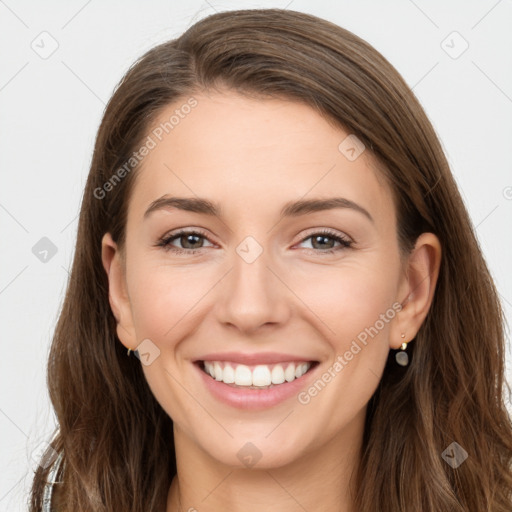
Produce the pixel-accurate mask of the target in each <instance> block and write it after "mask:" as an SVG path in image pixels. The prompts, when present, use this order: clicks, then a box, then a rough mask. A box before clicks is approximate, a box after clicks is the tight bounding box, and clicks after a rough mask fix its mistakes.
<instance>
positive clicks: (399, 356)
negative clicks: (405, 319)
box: [395, 333, 409, 366]
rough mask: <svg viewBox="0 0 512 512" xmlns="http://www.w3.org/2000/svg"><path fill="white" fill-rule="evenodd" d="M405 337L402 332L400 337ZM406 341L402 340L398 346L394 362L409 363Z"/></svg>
mask: <svg viewBox="0 0 512 512" xmlns="http://www.w3.org/2000/svg"><path fill="white" fill-rule="evenodd" d="M404 338H405V334H403V333H402V339H404ZM406 350H407V342H406V341H404V342H403V343H402V346H401V347H400V352H397V353H396V355H395V359H396V362H397V363H398V364H399V365H400V366H407V365H408V364H409V356H408V355H407V352H406Z"/></svg>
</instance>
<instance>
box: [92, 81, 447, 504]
mask: <svg viewBox="0 0 512 512" xmlns="http://www.w3.org/2000/svg"><path fill="white" fill-rule="evenodd" d="M195 98H196V99H197V101H198V105H197V107H196V108H194V109H193V110H192V111H191V113H190V114H189V115H188V116H186V117H185V118H184V119H182V120H180V123H179V124H178V125H177V126H175V127H174V129H173V130H172V131H171V132H170V133H169V134H168V135H166V136H165V137H164V138H163V140H162V141H161V142H159V143H158V144H157V146H156V147H155V148H154V149H152V150H151V152H150V153H149V155H148V156H146V157H145V159H144V161H143V163H142V167H141V168H140V169H139V170H138V171H137V172H138V173H139V175H138V176H137V180H136V183H135V187H134V189H133V192H132V196H131V198H130V203H129V208H128V218H127V226H126V246H125V247H124V248H119V247H117V245H116V244H115V243H114V242H113V241H112V238H111V236H110V234H108V233H107V234H105V236H104V238H103V242H102V257H103V264H104V268H105V271H106V272H107V274H108V277H109V284H110V303H111V307H112V311H113V313H114V315H115V317H116V319H117V322H118V337H119V339H120V341H121V342H122V343H123V344H124V345H125V346H126V347H128V348H132V349H134V348H135V347H137V346H138V345H139V344H140V343H141V341H142V340H144V339H149V340H151V343H153V344H154V346H156V347H158V350H159V351H160V354H159V356H158V357H156V359H154V361H153V362H152V363H151V364H150V365H147V366H146V365H143V370H144V374H145V376H146V378H147V381H148V383H149V385H150V387H151V390H152V392H153V393H154V395H155V397H156V399H157V400H158V401H159V403H160V404H161V405H162V407H163V408H164V410H165V411H166V412H167V413H168V414H169V415H170V416H171V417H172V419H173V422H174V437H175V444H176V450H177V463H178V476H177V478H175V479H174V481H173V483H172V485H171V488H170V489H169V495H168V505H167V511H168V512H171V511H173V512H174V511H176V510H180V507H181V510H184V511H186V510H194V509H195V510H197V511H199V512H210V511H212V512H213V511H225V510H230V511H235V512H236V511H242V510H243V511H245V512H248V511H249V512H251V511H260V510H270V511H280V512H288V511H299V510H300V511H303V510H304V509H305V510H324V511H336V512H340V511H342V512H349V511H354V505H353V501H352V498H351V495H350V493H351V492H353V491H354V489H353V484H352V483H351V480H350V477H351V475H353V474H354V473H355V471H356V470H357V467H358V462H359V459H360V451H361V443H362V434H363V425H364V418H365V414H366V407H367V403H368V400H369V399H370V398H371V396H372V394H373V393H374V391H375V389H376V387H377V385H378V383H379V380H380V378H381V375H382V372H383V369H384V365H385V362H386V358H387V355H388V352H389V349H390V348H394V349H396V348H399V347H400V345H401V343H402V342H403V341H410V340H411V339H412V338H414V336H415V335H416V333H417V331H418V329H419V328H420V326H421V324H422V322H423V320H424V318H425V316H426V314H427V312H428V309H429V307H430V304H431V301H432V297H433V293H434V288H435V283H436V279H437V275H438V270H439V264H440V258H441V249H440V244H439V241H438V240H437V238H436V237H435V236H434V235H433V234H430V233H424V234H423V235H421V236H420V237H419V239H418V240H417V243H416V246H415V248H414V250H413V251H412V252H411V253H410V254H409V255H406V256H405V257H402V258H401V254H400V250H399V246H398V241H397V236H396V229H397V226H396V214H395V208H394V204H393V200H392V196H391V191H390V189H389V187H388V186H387V184H386V183H385V182H384V179H383V178H382V176H379V174H378V172H379V171H378V170H376V166H375V162H374V161H373V157H372V156H371V155H370V154H369V151H365V152H363V153H362V154H361V155H360V156H359V157H358V158H357V159H356V160H355V161H349V160H348V159H347V158H346V157H345V155H344V154H342V153H341V152H340V151H339V150H338V146H339V144H340V143H341V142H342V141H343V140H344V139H345V137H346V136H347V135H348V133H346V132H344V131H343V130H341V129H339V128H335V127H334V126H333V125H332V124H330V123H328V122H327V121H326V120H325V119H324V118H323V117H321V116H320V115H319V114H318V113H317V112H316V111H314V110H313V109H311V108H310V107H308V106H306V105H303V104H300V103H296V102H292V101H286V100H277V99H272V100H256V99H250V98H247V97H244V96H240V95H238V94H236V93H234V92H232V91H228V90H225V91H217V92H215V93H209V94H207V93H204V94H201V95H195ZM183 103H184V101H179V102H176V103H175V104H172V105H169V106H168V107H167V108H166V109H165V110H164V111H163V112H162V113H161V116H160V118H159V119H157V121H156V123H155V126H157V125H158V124H159V123H160V122H162V121H165V120H168V119H169V117H170V115H172V113H173V112H174V110H175V109H176V108H179V107H180V105H182V104H183ZM164 194H172V195H174V196H180V197H196V196H198V197H201V198H206V199H209V200H211V201H213V202H216V203H218V204H219V205H220V206H221V208H222V214H223V216H222V217H218V216H209V215H205V214H200V213H195V212H189V211H182V210H178V209H175V208H174V209H162V210H156V211H153V212H152V213H151V214H150V215H148V216H147V218H144V212H145V211H146V210H147V208H148V207H149V205H150V204H151V203H152V202H153V201H155V200H156V199H158V198H160V197H161V196H163V195H164ZM334 196H339V197H344V198H347V199H349V200H351V201H353V202H355V203H357V204H358V205H360V206H361V207H363V208H364V209H366V210H367V211H368V212H369V214H370V215H371V217H372V218H373V221H371V220H369V219H368V218H367V217H366V216H365V215H364V214H362V213H360V212H359V211H356V210H355V209H352V208H336V209H330V210H325V211H319V212H312V213H307V214H305V215H301V216H298V217H289V218H281V217H280V214H279V212H280V210H281V208H282V207H283V205H284V204H285V203H286V202H288V201H295V200H298V199H311V198H313V197H315V198H328V197H334ZM178 228H191V230H194V228H196V229H197V228H201V230H202V231H204V232H205V234H206V237H207V238H199V239H198V240H194V239H193V240H192V245H186V243H187V238H185V239H183V238H182V239H181V241H180V238H178V239H175V240H174V241H173V242H172V245H173V246H174V247H175V248H182V249H184V250H185V251H187V250H188V251H190V250H191V249H190V247H192V248H193V247H199V250H198V252H197V253H195V254H190V252H189V253H184V254H176V253H173V252H171V251H168V250H165V249H164V248H162V247H159V246H157V243H158V241H159V240H160V239H161V238H162V237H164V235H167V234H170V233H172V232H174V231H176V230H177V229H178ZM322 228H329V229H330V230H332V231H334V232H335V233H336V234H337V235H339V236H342V237H344V238H347V239H350V240H351V241H352V245H351V247H348V248H345V247H342V246H340V244H339V243H337V242H336V241H334V240H333V239H332V238H328V239H327V240H326V241H325V243H326V244H327V245H321V244H319V243H315V237H313V238H311V237H312V235H314V234H315V233H318V232H319V231H321V229H322ZM247 236H251V237H253V238H254V239H255V240H256V241H257V243H258V244H259V246H260V247H261V248H262V249H263V252H262V254H261V255H260V256H259V257H258V258H256V259H255V261H253V262H252V263H247V261H245V260H244V259H243V258H242V257H240V256H239V254H238V253H237V252H236V248H237V247H238V246H239V244H240V243H241V242H242V241H243V240H244V239H245V238H246V237H247ZM194 244H195V245H194ZM201 244H202V248H201ZM328 248H335V249H338V250H337V251H336V252H334V253H330V254H328V253H326V252H325V250H326V249H328ZM394 303H398V304H403V309H402V310H401V311H400V313H399V314H397V315H396V316H394V318H393V319H392V320H390V321H388V322H387V323H385V325H384V327H383V328H382V329H381V330H380V331H379V332H378V334H377V335H376V336H374V337H373V338H370V341H369V342H368V344H367V345H366V346H364V348H363V349H362V350H361V351H360V352H359V353H357V355H354V357H353V359H352V360H351V361H349V362H348V364H347V365H346V366H345V367H344V368H343V370H342V371H340V372H339V373H337V374H336V377H335V378H333V379H332V380H331V382H329V383H328V385H326V386H325V388H323V389H322V390H321V392H320V393H318V395H317V396H315V397H314V398H312V399H311V401H310V402H309V403H308V404H305V405H303V404H301V403H299V401H298V400H297V397H296V396H293V397H292V398H290V399H288V400H286V401H285V402H283V403H280V404H278V405H276V406H273V407H270V408H268V409H263V410H257V411H251V410H240V409H237V408H234V407H231V406H229V405H226V404H223V403H221V402H219V401H218V400H217V399H215V398H213V397H212V396H211V395H210V393H209V391H208V390H207V389H206V387H205V385H204V384H203V382H202V380H201V379H200V378H198V372H197V369H196V368H195V367H194V365H193V361H195V360H196V359H197V358H198V357H199V356H201V355H205V354H208V353H212V352H227V351H237V352H243V353H254V352H258V351H264V352H281V353H290V354H299V355H303V356H304V359H306V360H315V361H318V362H319V367H318V368H317V369H316V370H315V371H316V372H317V373H316V375H317V377H320V376H321V375H322V373H323V372H325V371H326V370H327V369H328V368H329V367H332V365H333V363H334V362H335V360H336V358H337V356H339V355H340V354H344V353H345V352H346V351H347V350H349V349H350V346H351V343H352V341H353V340H354V339H355V338H356V337H357V335H358V334H359V333H361V332H362V331H364V329H365V328H367V327H370V326H373V325H374V324H375V323H376V321H377V320H378V319H379V315H381V314H384V313H385V312H386V311H387V310H389V308H391V307H392V305H393V304H394ZM402 334H404V335H405V337H402ZM247 442H251V443H252V444H253V445H255V446H256V447H257V449H258V450H259V452H260V454H261V458H260V460H259V461H258V462H257V464H256V465H255V466H253V467H246V466H244V465H243V464H242V463H241V461H240V460H239V458H238V457H237V453H238V452H239V451H240V450H241V448H242V447H244V445H246V443H247Z"/></svg>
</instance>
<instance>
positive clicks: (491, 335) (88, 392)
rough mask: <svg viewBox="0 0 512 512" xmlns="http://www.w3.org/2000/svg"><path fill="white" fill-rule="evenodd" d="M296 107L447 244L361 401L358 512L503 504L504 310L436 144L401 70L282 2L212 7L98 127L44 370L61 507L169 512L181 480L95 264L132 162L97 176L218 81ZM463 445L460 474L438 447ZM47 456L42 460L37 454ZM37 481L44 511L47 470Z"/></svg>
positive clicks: (118, 215) (408, 215) (118, 236)
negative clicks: (414, 319)
mask: <svg viewBox="0 0 512 512" xmlns="http://www.w3.org/2000/svg"><path fill="white" fill-rule="evenodd" d="M226 87H227V88H228V90H232V91H234V92H237V93H240V94H245V95H250V96H252V97H255V98H261V99H265V98H281V99H283V98H284V99H288V100H292V101H297V102H301V103H303V104H306V105H309V106H310V107H312V108H313V109H315V110H316V111H317V112H319V113H320V114H321V115H322V116H324V118H325V119H326V120H328V121H329V122H330V123H333V124H334V125H335V126H338V127H340V128H342V129H343V130H345V131H346V132H348V133H352V134H355V135H356V136H357V137H358V138H359V139H360V140H361V141H362V142H363V143H364V145H365V146H366V148H367V149H366V150H367V151H369V152H371V155H372V156H373V158H374V162H376V163H377V164H378V167H379V171H378V172H379V175H382V176H383V177H384V179H385V180H387V182H388V183H389V185H390V188H391V191H392V195H393V200H394V205H395V208H396V215H397V230H398V231H397V236H398V240H399V244H400V249H401V251H403V253H404V254H407V253H408V252H409V251H410V250H411V249H412V247H413V246H414V242H415V240H416V239H417V237H418V236H419V235H420V234H421V233H423V232H427V231H428V232H432V233H434V234H435V235H437V237H438V238H439V240H440V242H441V246H442V253H443V257H442V262H441V267H440V274H439V278H438V282H437V288H436V292H435V295H434V299H433V302H432V305H431V308H430V310H429V313H428V315H427V317H426V319H425V321H424V322H423V324H422V326H421V328H420V330H419V332H418V334H417V336H416V337H415V339H414V340H413V342H412V343H410V344H409V348H408V351H409V353H410V356H411V361H410V364H409V366H407V367H405V368H404V367H401V366H399V365H397V364H396V362H395V361H394V357H393V355H394V353H395V351H393V350H390V355H389V358H388V361H387V364H386V367H385V370H384V374H383V376H382V379H381V382H380V383H379V385H378V388H377V390H376V392H375V393H374V395H373V396H372V398H371V400H370V402H369V403H368V409H367V416H366V422H365V429H364V435H363V449H362V453H361V464H360V469H359V472H358V475H357V495H356V496H355V499H356V504H357V510H358V511H359V512H405V511H407V512H409V511H415V512H448V511H449V512H477V511H478V512H484V511H486V512H510V510H512V504H511V503H512V498H511V495H512V469H511V463H512V424H511V420H510V416H509V414H508V412H507V409H506V405H505V390H506V389H507V390H508V391H509V393H510V389H509V387H508V384H507V382H506V380H505V373H504V366H505V360H504V355H505V339H504V324H505V320H504V317H503V312H502V308H501V305H500V302H499V298H498V294H497V291H496V288H495V285H494V283H493V281H492V278H491V276H490V273H489V270H488V268H487V266H486V263H485V261H484V259H483V256H482V252H481V250H480V247H479V244H478V241H477V239H476V236H475V233H474V229H473V227H472V224H471V221H470V218H469V216H468V213H467V210H466V208H465V206H464V204H463V201H462V199H461V196H460V193H459V191H458V189H457V186H456V183H455V181H454V178H453V176H452V174H451V171H450V168H449V164H448V162H447V160H446V157H445V155H444V153H443V150H442V147H441V145H440V142H439V140H438V137H437V135H436V133H435V131H434V129H433V127H432V125H431V123H430V121H429V120H428V118H427V116H426V114H425V112H424V110H423V109H422V107H421V106H420V104H419V102H418V100H417V98H416V97H415V95H414V94H413V92H412V91H411V89H410V88H409V87H408V86H407V84H406V82H405V81H404V79H403V78H402V77H401V76H400V74H399V73H398V71H397V70H395V68H394V67H393V66H392V65H391V64H390V63H389V62H388V61H387V60H386V59H385V58H384V57H383V56H382V55H381V54H380V53H379V52H377V51H376V50H375V49H374V48H373V47H372V46H370V45H369V44H368V43H367V42H365V41H364V40H362V39H360V38H359V37H357V36H356V35H354V34H353V33H351V32H349V31H347V30H345V29H343V28H341V27H339V26H337V25H335V24H333V23H331V22H328V21H325V20H322V19H319V18H317V17H314V16H311V15H308V14H304V13H300V12H294V11H289V10H282V9H254V10H239V11H231V12H221V13H216V14H214V15H212V16H209V17H207V18H204V19H202V20H200V21H198V22H197V23H195V24H194V25H193V26H191V27H190V28H189V29H188V30H187V31H186V32H185V33H183V35H181V36H180V37H179V38H177V39H174V40H171V41H168V42H165V43H163V44H160V45H158V46H156V47H155V48H153V49H151V50H150V51H148V52H147V53H145V54H144V55H143V56H142V57H141V58H140V59H139V60H138V61H137V62H135V63H134V64H133V66H132V67H131V68H130V69H129V70H128V71H127V73H126V75H125V76H124V77H123V79H122V80H121V82H120V83H119V85H118V86H117V88H116V90H115V92H114V94H113V96H112V98H111V99H110V101H109V103H108V105H107V107H106V109H105V112H104V115H103V119H102V122H101V125H100V127H99V131H98V134H97V138H96V142H95V148H94V153H93V157H92V162H91V167H90V172H89V176H88V180H87V184H86V187H85V191H84V195H83V199H82V204H81V211H80V219H79V224H78V234H77V241H76V248H75V253H74V260H73V265H72V269H71V274H70V278H69V281H68V284H67V291H66V295H65V299H64V302H63V305H62V309H61V312H60V317H59V320H58V323H57V326H56V330H55V334H54V337H53V340H52V344H51V348H50V354H49V360H48V374H47V380H48V387H49V393H50V398H51V402H52V404H53V407H54V409H55V413H56V418H57V428H56V431H55V434H54V437H52V439H53V440H52V441H51V446H52V448H53V449H54V450H56V451H57V452H58V453H61V452H62V453H63V457H64V459H63V460H64V465H63V468H62V471H61V474H60V477H59V480H60V481H61V483H59V484H56V486H55V493H54V497H55V500H54V501H55V504H56V510H59V512H86V511H87V512H120V511H122V512H162V510H165V503H166V498H167V493H168V490H169V486H170V484H171V480H172V478H173V477H174V475H175V474H176V461H175V450H174V441H173V429H172V420H171V418H170V417H169V416H168V414H167V413H166V412H165V411H164V410H163V409H162V407H161V406H160V405H159V403H158V402H157V401H156V399H155V398H154V396H153V394H152V393H151V391H150V388H149V386H148V384H147V382H146V380H145V377H144V374H143V372H142V369H141V364H140V361H138V360H137V358H135V357H127V356H126V349H125V348H124V347H123V345H122V344H121V343H120V341H119V339H118V338H117V334H116V320H115V318H114V316H113V314H112V311H111V309H110V306H109V299H108V281H107V275H106V273H105V271H104V268H103V265H102V260H101V240H102V237H103V235H104V234H105V233H106V232H110V233H111V234H112V237H113V239H114V241H115V242H116V243H117V244H118V246H119V247H121V248H122V247H123V243H124V240H125V227H126V218H127V205H128V202H129V200H130V193H131V190H132V188H133V183H134V177H135V176H136V175H137V171H138V168H139V167H140V165H139V166H135V168H134V169H133V170H132V171H131V172H127V173H126V176H124V177H123V179H122V180H119V182H116V184H115V186H111V187H109V190H108V192H106V193H102V194H101V197H99V195H100V194H98V190H105V188H104V184H105V183H106V182H108V181H109V179H110V178H111V177H112V176H113V175H114V174H115V173H116V171H117V170H118V169H119V168H120V167H121V166H123V165H124V164H125V163H126V162H127V161H128V160H129V159H130V157H131V156H132V154H133V152H134V151H135V150H137V149H138V148H139V147H140V145H141V143H142V141H143V140H145V138H147V135H148V130H149V129H150V128H151V126H152V123H153V122H154V121H155V119H156V117H157V116H158V115H159V114H160V113H161V112H162V110H163V109H164V108H165V107H166V106H168V105H169V104H170V103H174V102H176V101H178V100H184V101H186V100H187V98H190V97H192V96H193V95H194V94H199V93H201V92H205V91H215V90H219V89H220V88H222V89H225V88H226ZM453 442H457V443H458V444H459V445H460V446H462V447H463V448H464V450H466V452H467V453H468V458H467V459H466V460H465V462H464V463H463V464H461V465H460V466H459V467H457V468H453V467H452V466H451V465H449V464H447V463H446V462H445V460H443V457H442V453H443V451H444V450H445V449H446V448H447V447H448V446H449V445H450V444H451V443H453ZM45 456H46V457H48V456H49V452H48V453H47V454H46V455H45ZM44 466H45V465H41V466H40V467H39V468H38V470H37V471H36V473H35V476H34V481H33V487H32V491H31V496H30V511H31V512H39V511H40V510H41V507H42V501H43V491H44V486H45V482H46V479H47V476H48V471H49V469H50V466H48V467H44Z"/></svg>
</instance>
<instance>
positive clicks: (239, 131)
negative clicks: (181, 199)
mask: <svg viewBox="0 0 512 512" xmlns="http://www.w3.org/2000/svg"><path fill="white" fill-rule="evenodd" d="M193 99H194V101H191V100H190V98H187V97H184V98H182V99H180V100H178V101H176V102H175V103H173V104H171V105H168V106H167V107H166V108H164V109H163V110H162V111H161V112H160V115H159V116H158V117H157V119H156V120H155V121H154V122H153V124H152V125H151V128H150V130H149V131H148V134H147V136H148V139H147V140H148V141H149V140H151V144H150V146H151V149H150V151H148V154H147V155H146V156H145V157H144V159H143V160H142V163H141V165H140V167H139V169H138V171H137V173H138V176H137V180H136V184H135V187H134V191H133V194H132V198H131V201H130V203H131V204H130V209H131V210H133V209H135V210H139V211H140V210H141V209H143V208H144V207H147V205H148V204H149V203H150V202H152V201H154V200H155V199H156V198H158V197H160V196H162V195H163V194H172V195H181V196H188V197H193V196H200V197H209V198H212V199H213V200H215V202H219V203H220V204H222V205H223V209H225V210H227V213H229V210H230V209H232V210H233V213H234V214H235V212H238V213H240V211H247V210H250V209H251V208H253V211H256V209H257V208H256V207H258V206H259V207H261V206H265V212H267V213H270V212H272V211H274V210H275V211H278V210H280V208H281V206H282V204H283V203H285V202H288V201H290V200H297V199H299V198H302V197H304V198H307V197H308V196H314V197H331V196H333V195H343V196H346V197H348V198H349V199H351V200H354V201H359V202H362V203H364V204H366V205H369V207H371V208H372V209H373V210H374V212H375V213H376V214H377V215H378V214H379V213H380V212H379V211H378V210H386V209H388V210H389V208H390V206H391V207H392V199H391V193H390V191H389V190H388V187H387V185H386V184H385V183H384V181H383V179H382V178H381V177H379V176H378V173H379V171H378V170H377V169H376V166H375V165H374V161H373V157H371V156H370V155H369V152H367V151H363V152H362V153H361V154H360V155H359V156H358V157H357V158H355V159H354V158H353V157H354V156H357V154H358V153H359V151H361V150H362V149H363V147H361V146H358V145H357V144H358V142H357V139H354V138H353V137H354V136H353V135H351V134H349V133H347V132H346V131H344V130H343V129H341V128H337V127H334V126H333V125H332V124H331V123H329V122H328V121H326V120H325V118H324V117H322V116H321V115H320V114H319V113H318V112H316V111H315V110H314V109H312V108H311V107H309V106H307V105H305V104H302V103H298V102H295V101H290V100H286V99H264V100H261V99H252V98H247V97H245V96H241V95H239V94H236V93H234V92H224V93H212V94H201V95H194V98H193ZM190 105H194V106H193V107H190ZM354 144H355V145H354ZM352 148H353V149H354V151H352ZM347 149H348V152H347Z"/></svg>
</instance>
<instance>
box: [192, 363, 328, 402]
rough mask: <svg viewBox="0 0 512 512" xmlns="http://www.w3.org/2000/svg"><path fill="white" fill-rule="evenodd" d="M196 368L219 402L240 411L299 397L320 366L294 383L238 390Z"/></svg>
mask: <svg viewBox="0 0 512 512" xmlns="http://www.w3.org/2000/svg"><path fill="white" fill-rule="evenodd" d="M194 366H195V367H196V368H197V371H198V372H199V373H200V375H201V378H202V379H203V382H204V383H205V385H206V387H207V388H208V390H209V391H210V393H211V394H212V395H213V396H214V397H215V398H217V399H218V400H219V401H221V402H223V403H225V404H227V405H230V406H231V407H236V408H238V409H268V408H269V407H273V406H275V405H278V404H280V403H282V402H284V401H286V400H288V399H289V398H291V397H293V396H297V395H298V393H299V392H300V391H301V389H303V388H304V387H305V385H306V384H307V382H308V381H309V380H310V379H311V375H312V374H313V373H314V372H315V370H316V367H317V366H318V365H316V366H315V367H313V368H312V369H310V370H309V371H308V372H307V373H305V374H304V375H302V376H301V377H299V378H298V379H295V380H293V381H292V382H284V383H283V384H278V385H275V386H274V387H271V388H267V389H247V388H243V387H240V388H236V387H233V386H230V385H228V384H225V383H224V382H220V381H218V380H215V379H214V378H212V377H211V376H210V375H209V374H207V373H206V372H204V371H203V370H202V369H201V368H200V366H199V364H194Z"/></svg>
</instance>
